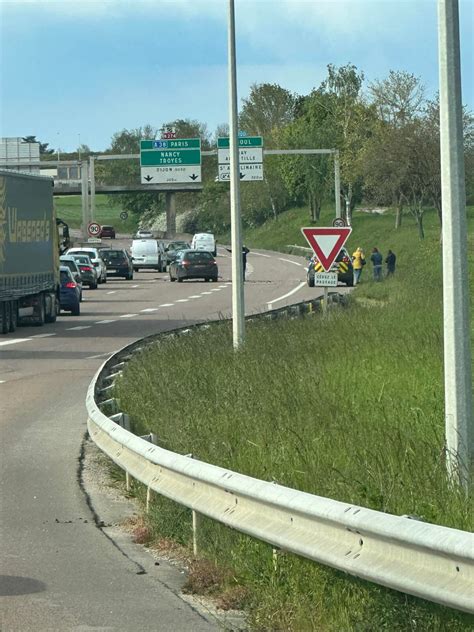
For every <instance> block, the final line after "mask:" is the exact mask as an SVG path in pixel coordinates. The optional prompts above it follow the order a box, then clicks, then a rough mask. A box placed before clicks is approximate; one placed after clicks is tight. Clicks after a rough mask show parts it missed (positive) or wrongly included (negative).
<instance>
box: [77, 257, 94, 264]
mask: <svg viewBox="0 0 474 632" xmlns="http://www.w3.org/2000/svg"><path fill="white" fill-rule="evenodd" d="M74 259H75V260H76V261H77V263H80V264H81V265H88V266H90V264H91V260H90V259H89V257H80V256H79V257H77V256H76V257H74Z"/></svg>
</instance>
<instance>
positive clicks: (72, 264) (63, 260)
mask: <svg viewBox="0 0 474 632" xmlns="http://www.w3.org/2000/svg"><path fill="white" fill-rule="evenodd" d="M59 264H60V265H62V266H66V267H67V268H69V270H71V272H72V277H73V279H74V281H75V282H76V283H77V285H78V287H79V300H80V301H82V277H81V271H80V270H79V266H78V263H77V261H76V260H75V259H74V257H73V256H72V255H61V256H60V257H59Z"/></svg>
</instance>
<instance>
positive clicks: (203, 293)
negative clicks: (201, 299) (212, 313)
mask: <svg viewBox="0 0 474 632" xmlns="http://www.w3.org/2000/svg"><path fill="white" fill-rule="evenodd" d="M201 294H211V292H201Z"/></svg>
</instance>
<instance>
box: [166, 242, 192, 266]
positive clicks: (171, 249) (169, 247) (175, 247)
mask: <svg viewBox="0 0 474 632" xmlns="http://www.w3.org/2000/svg"><path fill="white" fill-rule="evenodd" d="M189 249H191V244H190V243H188V242H187V241H180V240H178V241H169V242H168V243H167V244H166V245H165V252H166V264H167V265H169V264H170V263H171V262H172V261H174V260H175V259H176V254H177V253H178V252H179V251H180V250H189Z"/></svg>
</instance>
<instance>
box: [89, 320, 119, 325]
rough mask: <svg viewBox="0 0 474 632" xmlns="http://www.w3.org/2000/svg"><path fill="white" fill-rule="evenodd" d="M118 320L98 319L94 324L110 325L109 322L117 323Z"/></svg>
mask: <svg viewBox="0 0 474 632" xmlns="http://www.w3.org/2000/svg"><path fill="white" fill-rule="evenodd" d="M116 322H117V321H116V320H96V321H95V323H94V325H108V324H109V323H116Z"/></svg>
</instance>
